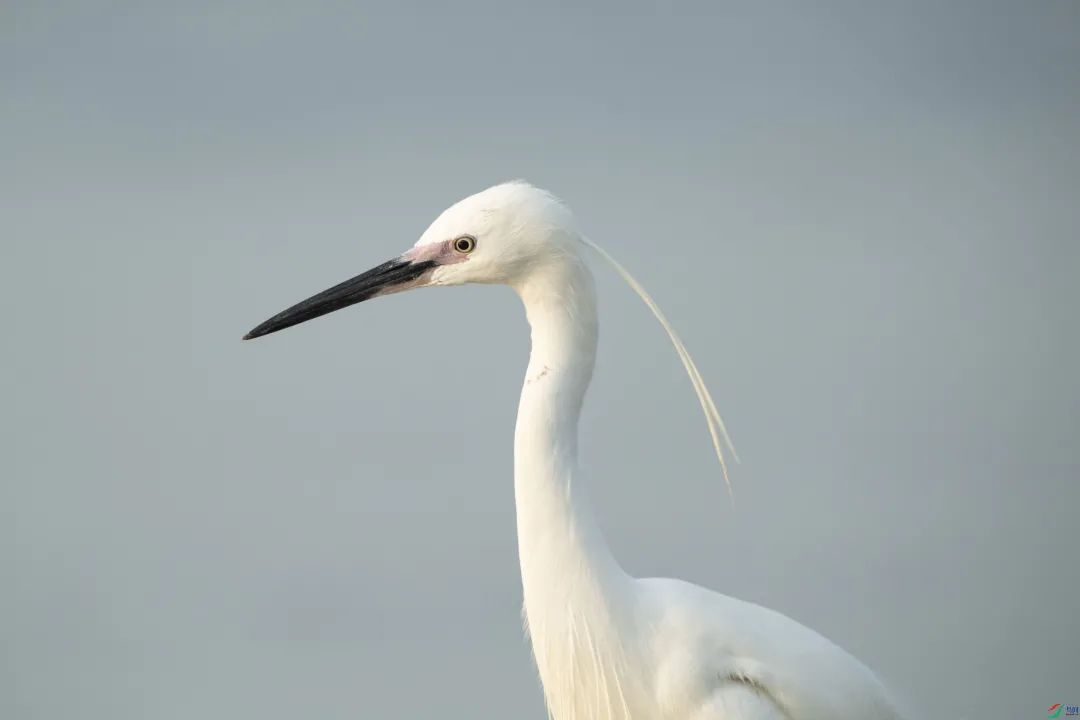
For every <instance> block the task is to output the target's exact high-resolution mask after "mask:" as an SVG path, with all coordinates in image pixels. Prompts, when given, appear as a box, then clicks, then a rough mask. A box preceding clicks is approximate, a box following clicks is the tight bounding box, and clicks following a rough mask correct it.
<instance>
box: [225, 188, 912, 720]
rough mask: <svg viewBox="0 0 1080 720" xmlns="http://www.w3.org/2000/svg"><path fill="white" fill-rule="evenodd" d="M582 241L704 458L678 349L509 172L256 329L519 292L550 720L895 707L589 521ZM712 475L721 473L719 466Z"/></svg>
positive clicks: (525, 506) (532, 550) (809, 637)
mask: <svg viewBox="0 0 1080 720" xmlns="http://www.w3.org/2000/svg"><path fill="white" fill-rule="evenodd" d="M586 246H591V247H592V248H594V249H595V250H597V251H598V252H599V253H600V254H601V256H602V257H604V258H605V259H606V260H607V261H608V262H610V263H612V265H614V267H615V268H616V270H617V271H618V272H619V273H620V274H621V275H622V276H623V278H624V279H625V280H626V281H627V282H628V283H629V284H630V285H631V286H632V287H633V288H634V289H635V290H636V291H637V292H638V294H639V295H641V297H642V298H643V299H644V300H645V302H646V303H647V304H648V305H649V307H650V308H651V309H652V311H653V312H654V314H655V315H656V317H657V318H658V319H659V321H660V322H661V324H663V326H664V328H665V329H666V330H667V332H668V334H669V336H670V337H671V340H672V342H673V343H674V345H675V349H676V351H677V352H678V354H679V357H680V358H681V359H682V361H683V364H684V365H685V366H686V370H687V372H688V374H689V375H690V380H691V382H692V384H693V386H694V389H695V391H696V392H697V394H698V398H699V400H700V401H701V406H702V409H703V410H704V412H705V418H706V421H707V423H708V426H709V431H710V434H711V435H712V439H713V443H714V445H715V448H716V451H717V455H718V457H720V460H721V464H722V463H723V454H722V448H721V440H722V439H726V434H725V432H724V429H723V425H722V423H721V421H720V416H719V414H718V413H717V412H716V408H715V406H714V404H713V402H712V399H711V398H710V396H709V393H708V390H707V389H706V387H705V384H704V382H703V381H702V379H701V374H700V373H699V372H698V370H697V368H696V367H695V365H694V363H693V360H692V359H691V358H690V355H689V354H688V353H687V352H686V349H685V347H684V346H683V344H682V342H681V341H680V340H679V338H678V336H677V335H676V334H675V333H674V331H673V330H672V328H671V326H670V324H669V323H668V322H667V320H666V318H664V316H663V314H662V313H661V312H660V310H659V308H658V307H657V306H656V304H655V303H654V302H653V301H652V299H651V298H650V297H649V296H648V294H647V293H645V291H644V290H643V289H642V288H641V286H640V285H639V284H638V283H637V282H636V281H634V279H633V278H632V277H630V275H629V274H628V273H627V272H626V271H625V270H624V269H623V268H622V267H621V266H619V265H618V263H616V262H615V261H614V260H613V259H612V258H611V256H610V255H608V254H607V253H605V252H604V251H603V250H601V249H600V248H598V247H597V246H595V245H593V244H592V243H591V242H589V241H588V240H587V239H586V238H585V237H584V236H583V235H582V234H581V233H580V232H579V231H578V230H577V229H576V226H575V223H574V222H573V219H572V217H571V215H570V213H569V211H568V210H567V209H566V208H565V207H564V206H563V205H562V204H561V203H560V202H559V201H558V200H557V199H556V198H554V197H553V196H552V195H550V194H549V193H547V192H545V191H543V190H539V189H537V188H535V187H533V186H531V185H529V184H527V183H524V182H511V183H506V184H502V185H497V186H495V187H492V188H489V189H487V190H485V191H483V192H480V193H478V194H476V195H473V196H471V197H468V198H465V199H464V200H462V201H460V202H458V203H457V204H455V205H453V206H451V207H450V208H449V209H447V210H446V211H444V212H443V213H442V214H441V215H440V216H439V217H438V218H437V219H436V220H435V222H434V223H432V225H431V226H430V227H429V228H428V229H427V231H426V232H424V234H423V236H422V237H421V238H420V240H419V242H417V243H416V245H415V246H414V247H413V248H412V249H410V250H408V251H407V252H405V253H404V254H402V255H401V256H399V257H397V258H395V259H393V260H391V261H389V262H387V263H384V264H382V265H379V266H378V267H376V268H374V269H372V270H369V271H368V272H365V273H363V274H361V275H359V276H357V277H355V278H353V279H352V280H348V281H346V282H344V283H341V284H340V285H337V286H335V287H333V288H330V289H329V290H326V291H324V292H322V293H319V294H318V295H315V296H314V297H311V298H309V299H308V300H305V301H303V302H301V303H299V304H297V305H295V306H293V307H291V308H289V309H288V310H285V311H284V312H282V313H280V314H278V315H275V316H274V317H272V318H270V319H269V320H267V321H266V322H264V323H262V324H261V325H259V326H258V327H256V328H255V329H254V330H252V331H251V332H250V333H248V335H247V336H245V339H250V338H255V337H259V336H262V335H266V334H269V333H272V332H276V331H278V330H281V329H283V328H287V327H290V326H292V325H295V324H297V323H301V322H304V321H305V320H310V319H311V318H315V317H318V316H320V315H324V314H326V313H329V312H332V311H334V310H338V309H340V308H343V307H346V306H348V305H352V304H354V303H358V302H361V301H363V300H367V299H369V298H373V297H376V296H379V295H387V294H390V293H394V292H401V291H403V290H406V289H410V288H417V287H425V286H442V285H461V284H463V283H501V284H505V285H509V286H510V287H511V288H513V289H514V290H515V291H516V292H517V294H518V295H519V296H520V297H521V300H522V302H523V303H524V305H525V312H526V315H527V317H528V321H529V325H530V326H531V337H532V352H531V356H530V359H529V365H528V369H527V370H526V373H525V381H524V386H523V387H522V391H521V399H520V404H519V407H518V416H517V427H516V430H515V434H514V494H515V504H516V510H517V531H518V549H519V559H520V564H521V581H522V587H523V591H524V592H523V594H524V601H525V618H526V621H527V624H528V630H529V635H530V637H531V640H532V646H533V652H534V655H535V658H536V664H537V667H538V669H539V674H540V679H541V682H542V684H543V689H544V695H545V698H546V700H547V706H548V710H549V712H550V714H551V716H552V717H553V718H554V719H555V720H765V719H777V720H779V719H781V718H782V719H785V720H847V719H849V718H850V719H851V720H885V719H893V718H898V717H900V715H899V713H898V711H897V710H896V709H895V706H894V705H893V703H892V701H891V700H890V699H889V697H888V694H887V692H886V690H885V689H884V687H883V686H882V684H881V683H880V682H879V681H878V679H877V678H876V677H875V676H874V674H873V673H872V672H871V671H870V670H868V669H867V668H866V667H865V666H864V665H862V664H861V663H859V661H858V660H856V659H855V658H853V657H852V656H851V655H849V654H848V653H847V652H845V651H844V650H842V649H840V648H839V647H838V646H837V645H835V644H833V643H832V642H830V641H829V640H827V639H826V638H824V637H822V636H821V635H819V634H818V633H816V632H814V631H813V630H810V629H809V628H807V627H804V626H803V625H800V624H799V623H797V622H795V621H794V620H791V619H789V618H787V617H785V616H784V615H781V614H780V613H777V612H774V611H772V610H769V609H766V608H763V607H760V606H758V605H754V604H752V603H748V602H743V601H740V600H736V599H733V598H730V597H726V596H724V595H720V594H718V593H714V592H712V591H709V590H706V589H704V588H700V587H697V586H695V585H691V584H689V583H686V582H682V581H680V580H670V579H658V578H648V579H638V578H633V577H630V576H629V575H628V574H627V573H626V572H624V571H623V569H622V568H621V567H620V566H619V564H618V563H617V562H616V560H615V558H614V557H613V556H612V554H611V552H610V551H609V549H608V545H607V544H606V542H605V541H604V538H603V536H602V534H601V532H600V529H599V528H598V526H597V523H596V521H595V520H594V518H593V514H592V512H591V511H590V509H589V506H588V503H587V501H586V499H585V496H584V493H583V483H582V480H581V478H580V477H579V472H578V466H577V444H578V435H577V425H578V417H579V415H580V412H581V406H582V401H583V399H584V396H585V391H586V388H587V387H588V385H589V381H590V379H591V377H592V372H593V365H594V361H595V357H596V344H597V308H596V296H595V291H594V287H593V278H592V275H591V274H590V272H589V269H588V268H587V266H586V263H585V261H584V258H583V254H584V250H585V247H586ZM725 479H726V471H725Z"/></svg>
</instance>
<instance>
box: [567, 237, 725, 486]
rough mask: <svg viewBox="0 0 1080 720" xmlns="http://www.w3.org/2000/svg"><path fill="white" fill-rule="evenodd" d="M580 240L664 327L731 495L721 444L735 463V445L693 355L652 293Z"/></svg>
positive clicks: (584, 239) (604, 252)
mask: <svg viewBox="0 0 1080 720" xmlns="http://www.w3.org/2000/svg"><path fill="white" fill-rule="evenodd" d="M581 240H582V242H584V243H585V244H586V245H588V246H589V247H590V248H592V249H593V250H594V251H595V252H596V253H597V254H598V255H599V256H600V257H602V258H603V259H604V260H605V261H607V263H608V264H609V265H611V267H613V268H614V269H615V272H617V273H618V274H619V276H620V277H621V278H622V279H623V280H625V281H626V284H627V285H629V286H630V287H631V288H632V289H633V291H634V292H636V293H637V294H638V297H640V298H641V299H642V300H643V301H645V304H646V305H648V306H649V309H650V310H652V314H653V315H654V316H655V317H656V319H657V320H658V321H659V322H660V324H661V325H662V326H663V327H664V330H665V331H666V332H667V334H668V337H669V338H670V339H671V344H672V345H674V346H675V352H677V353H678V354H679V359H680V360H682V364H683V367H684V368H686V374H687V375H689V376H690V383H691V384H692V385H693V386H694V392H695V393H697V397H698V401H699V402H700V403H701V410H702V412H704V413H705V423H706V424H707V425H708V426H709V435H710V436H711V437H712V441H713V448H714V449H715V450H716V458H717V459H718V460H719V461H720V470H721V472H722V473H723V475H724V484H725V485H726V486H727V491H728V495H729V496H731V497H732V498H734V497H735V495H734V493H733V492H732V489H731V478H730V477H729V476H728V468H727V461H726V460H725V459H724V451H723V447H724V446H726V447H727V449H728V450H729V451H730V452H731V456H732V457H733V458H734V459H735V461H736V462H738V460H739V455H738V453H736V452H735V446H734V445H733V444H732V442H731V438H730V437H729V436H728V432H727V428H726V427H724V421H723V419H721V417H720V413H719V412H718V411H717V409H716V403H714V402H713V399H712V395H710V394H709V388H708V387H706V386H705V380H704V379H703V378H702V377H701V372H700V371H699V370H698V369H697V365H695V364H694V358H692V357H690V352H689V351H688V350H687V349H686V346H685V345H684V344H683V341H682V339H681V338H680V337H679V334H678V333H677V332H675V328H673V327H672V326H671V323H670V322H668V319H667V317H666V316H665V315H664V311H663V310H661V309H660V306H659V305H657V304H656V301H655V300H653V299H652V296H651V295H649V293H648V292H647V291H646V290H645V288H644V287H642V285H641V283H639V282H638V281H637V280H635V279H634V276H633V275H631V274H630V272H629V271H628V270H627V269H626V268H624V267H623V266H622V265H620V264H619V262H618V261H617V260H616V259H615V258H613V257H612V256H611V255H610V254H609V253H608V252H607V250H604V248H602V247H600V246H599V245H597V244H596V243H594V242H593V241H592V240H589V239H588V238H587V237H584V236H582V237H581Z"/></svg>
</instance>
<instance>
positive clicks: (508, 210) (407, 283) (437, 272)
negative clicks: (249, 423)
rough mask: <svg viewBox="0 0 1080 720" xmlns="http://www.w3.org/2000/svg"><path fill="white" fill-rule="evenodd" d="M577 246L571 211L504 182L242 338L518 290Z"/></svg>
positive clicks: (551, 198)
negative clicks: (383, 300)
mask: <svg viewBox="0 0 1080 720" xmlns="http://www.w3.org/2000/svg"><path fill="white" fill-rule="evenodd" d="M580 245H581V238H580V236H579V235H578V233H577V231H576V229H575V228H574V223H573V218H572V217H571V215H570V212H569V210H567V209H566V207H565V206H564V205H563V204H562V203H560V202H559V201H558V200H557V199H556V198H555V197H554V196H553V195H551V194H550V193H548V192H546V191H544V190H540V189H539V188H536V187H533V186H532V185H529V184H528V183H525V182H520V181H516V182H509V183H503V184H502V185H496V186H494V187H491V188H488V189H487V190H484V191H482V192H479V193H476V194H475V195H471V196H469V197H467V198H465V199H464V200H461V201H459V202H457V203H455V204H454V205H451V206H450V207H449V208H447V209H446V210H445V211H443V213H442V214H441V215H439V217H438V218H436V219H435V221H434V222H433V223H432V224H431V226H430V227H428V229H427V230H426V231H425V232H424V234H423V235H421V237H420V240H419V241H417V243H416V244H415V245H414V246H413V247H412V248H411V249H409V250H408V251H406V252H404V253H402V254H401V255H399V256H398V257H396V258H394V259H392V260H390V261H388V262H385V263H383V264H381V265H378V266H376V267H374V268H372V269H371V270H368V271H367V272H365V273H361V274H360V275H357V276H356V277H354V278H352V279H350V280H346V281H345V282H343V283H340V284H338V285H335V286H334V287H332V288H330V289H328V290H324V291H323V292H321V293H318V294H317V295H314V296H312V297H310V298H308V299H307V300H304V301H302V302H300V303H297V304H296V305H293V306H292V307H290V308H288V309H287V310H284V311H283V312H280V313H278V314H277V315H275V316H274V317H272V318H270V319H269V320H267V321H266V322H264V323H262V324H260V325H259V326H257V327H256V328H254V329H253V330H252V331H251V332H249V333H248V334H247V335H245V336H244V339H245V340H250V339H253V338H257V337H261V336H263V335H269V334H270V333H274V332H277V331H278V330H284V329H285V328H287V327H291V326H293V325H297V324H299V323H302V322H305V321H307V320H311V319H313V318H317V317H319V316H321V315H326V314H327V313H330V312H333V311H335V310H340V309H341V308H345V307H348V306H350V305H355V304H356V303H359V302H363V301H364V300H369V299H371V298H374V297H378V296H380V295H389V294H392V293H396V292H402V291H404V290H410V289H412V288H418V287H427V286H438V285H462V284H464V283H489V284H503V285H511V286H519V285H520V284H522V283H524V282H525V281H526V280H527V278H529V277H530V276H532V275H533V274H534V273H536V272H538V271H541V270H543V269H546V268H549V267H556V266H558V265H559V264H561V263H565V262H566V261H567V260H572V259H577V258H578V257H579V255H578V253H579V247H580Z"/></svg>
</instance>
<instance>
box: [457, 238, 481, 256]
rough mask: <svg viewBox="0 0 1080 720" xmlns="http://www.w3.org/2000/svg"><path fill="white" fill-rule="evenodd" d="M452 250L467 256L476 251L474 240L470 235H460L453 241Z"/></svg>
mask: <svg viewBox="0 0 1080 720" xmlns="http://www.w3.org/2000/svg"><path fill="white" fill-rule="evenodd" d="M454 249H455V250H457V251H458V252H459V253H461V254H462V255H468V254H469V253H471V252H472V251H473V250H475V249H476V238H474V237H472V236H470V235H462V236H461V237H459V238H458V239H457V240H455V241H454Z"/></svg>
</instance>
